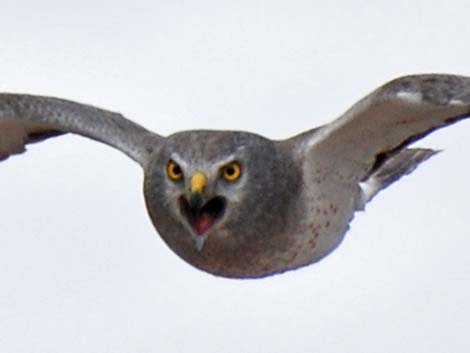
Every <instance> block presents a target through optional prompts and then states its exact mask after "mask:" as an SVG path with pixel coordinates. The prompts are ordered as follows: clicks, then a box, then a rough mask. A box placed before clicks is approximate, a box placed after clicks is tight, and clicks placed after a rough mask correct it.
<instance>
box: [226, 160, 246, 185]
mask: <svg viewBox="0 0 470 353" xmlns="http://www.w3.org/2000/svg"><path fill="white" fill-rule="evenodd" d="M241 175H242V167H241V166H240V164H239V163H238V162H232V163H230V164H227V165H226V166H225V167H223V169H222V176H223V177H224V179H225V180H227V181H235V180H237V179H238V178H240V176H241Z"/></svg>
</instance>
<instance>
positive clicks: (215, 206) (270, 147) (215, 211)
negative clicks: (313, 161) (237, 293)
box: [144, 131, 300, 276]
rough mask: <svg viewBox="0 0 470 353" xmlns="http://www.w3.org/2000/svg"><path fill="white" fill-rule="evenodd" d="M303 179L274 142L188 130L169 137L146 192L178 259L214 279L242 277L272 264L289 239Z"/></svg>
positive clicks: (157, 157) (157, 156)
mask: <svg viewBox="0 0 470 353" xmlns="http://www.w3.org/2000/svg"><path fill="white" fill-rule="evenodd" d="M299 180H300V178H299V175H298V170H297V168H296V167H295V166H294V164H293V163H292V162H291V161H290V160H286V158H284V156H283V153H282V151H281V150H280V149H279V148H278V147H277V145H276V143H275V142H273V141H271V140H268V139H265V138H263V137H261V136H258V135H255V134H250V133H246V132H229V131H226V132H225V131H222V132H221V131H219V132H216V131H186V132H180V133H177V134H175V135H172V136H170V137H168V138H167V139H166V140H165V143H163V145H162V147H161V148H160V149H159V151H158V152H157V153H156V154H155V158H154V162H153V163H152V164H151V165H150V168H149V169H148V170H147V171H146V178H145V190H144V191H145V197H146V202H147V208H148V210H149V213H150V216H151V218H152V220H153V223H154V225H155V227H156V228H157V231H158V232H159V234H160V235H161V236H162V238H163V239H164V240H165V242H166V243H167V244H168V245H169V246H170V247H171V248H172V249H173V250H174V251H175V252H176V253H177V254H178V255H180V256H181V257H183V258H184V259H185V260H187V261H189V262H190V263H192V264H194V265H196V266H197V267H200V268H202V269H204V270H207V271H209V272H213V273H217V274H223V275H228V276H237V275H238V272H240V273H239V275H242V273H241V271H242V270H241V269H240V266H242V267H245V265H248V264H249V263H251V262H253V261H258V260H259V258H260V257H266V256H267V254H268V253H269V251H270V244H272V243H273V242H274V239H277V238H278V236H277V234H281V233H282V234H283V231H284V228H285V226H286V224H287V221H286V219H287V218H288V215H289V212H290V211H291V208H292V204H291V201H292V198H293V197H292V195H295V191H296V188H298V184H299ZM277 241H278V244H276V246H282V240H281V241H279V239H277ZM260 248H263V253H260V250H259V249H260ZM257 254H259V255H257ZM257 258H258V260H257ZM259 261H261V260H259ZM243 264H245V265H243ZM252 267H253V266H252ZM247 268H248V267H247ZM221 271H222V272H224V273H221Z"/></svg>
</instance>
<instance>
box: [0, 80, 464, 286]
mask: <svg viewBox="0 0 470 353" xmlns="http://www.w3.org/2000/svg"><path fill="white" fill-rule="evenodd" d="M469 114H470V77H463V76H454V75H439V74H427V75H414V76H405V77H401V78H397V79H395V80H393V81H390V82H388V83H386V84H384V85H383V86H381V87H379V88H378V89H376V90H375V91H373V92H372V93H371V94H369V95H368V96H366V97H365V98H363V99H362V100H360V101H359V102H357V103H356V104H354V105H353V106H352V107H351V108H350V109H349V110H348V111H346V112H345V113H344V114H343V115H342V116H341V117H339V118H338V119H336V120H334V121H333V122H331V123H329V124H326V125H323V126H320V127H318V128H315V129H312V130H309V131H305V132H302V133H300V134H299V135H296V136H293V137H291V138H288V139H286V140H270V139H268V138H266V137H263V136H260V135H257V134H253V133H249V132H244V131H211V130H191V131H181V132H176V133H175V134H172V135H170V136H167V137H164V136H161V135H158V134H156V133H153V132H150V131H148V130H146V129H145V128H143V127H141V126H139V125H137V124H136V123H134V122H132V121H130V120H127V119H126V118H124V117H123V116H122V115H120V114H118V113H114V112H111V111H107V110H102V109H99V108H96V107H93V106H90V105H85V104H80V103H75V102H72V101H68V100H63V99H59V98H53V97H42V96H33V95H26V94H9V93H5V94H0V160H5V159H7V158H9V157H10V156H12V155H15V154H19V153H22V152H24V151H25V146H26V145H27V144H29V143H33V142H39V141H43V140H46V139H48V138H50V137H54V136H59V135H63V134H66V133H73V134H77V135H82V136H85V137H88V138H90V139H93V140H96V141H99V142H103V143H105V144H108V145H110V146H112V147H114V148H116V149H118V150H120V151H122V152H124V153H125V154H126V155H128V156H129V157H130V158H131V159H133V160H134V161H136V162H137V163H139V164H140V165H141V166H142V168H143V170H144V196H145V201H146V205H147V210H148V213H149V215H150V218H151V219H152V222H153V224H154V226H155V228H156V230H157V232H158V233H159V234H160V236H161V237H162V239H163V240H164V241H165V243H166V244H167V245H168V246H169V247H170V248H171V249H172V250H173V251H174V252H175V253H176V254H177V255H178V256H180V257H181V258H182V259H184V260H185V261H187V262H188V263H190V264H192V265H193V266H195V267H197V268H199V269H201V270H204V271H207V272H210V273H212V274H215V275H218V276H225V277H234V278H253V277H264V276H268V275H272V274H276V273H280V272H284V271H286V270H292V269H296V268H299V267H301V266H305V265H308V264H311V263H314V262H316V261H318V260H320V259H321V258H323V257H325V256H326V255H328V254H329V253H330V252H331V251H333V250H334V249H335V248H336V247H337V246H338V245H339V243H340V242H341V240H342V239H343V237H344V235H345V233H346V231H347V229H348V225H349V223H350V222H351V220H352V218H353V216H354V213H355V212H356V211H358V210H363V209H364V206H365V204H366V203H367V202H368V201H370V200H371V199H372V198H373V197H374V196H375V195H376V194H377V193H378V192H379V191H381V190H383V189H385V188H386V187H388V186H389V185H390V184H392V183H393V182H395V181H397V180H398V179H400V178H401V177H402V176H403V175H406V174H408V173H410V172H412V171H413V170H414V169H415V168H416V167H417V166H418V165H419V164H420V163H421V162H423V161H425V160H427V159H428V158H430V157H431V156H433V155H434V154H435V153H436V151H435V150H432V149H424V148H409V147H408V146H409V145H410V144H411V143H413V142H415V141H416V140H418V139H421V138H423V137H424V136H426V135H428V134H429V133H431V132H433V131H434V130H437V129H439V128H442V127H445V126H448V125H450V124H453V123H455V122H457V121H459V120H462V119H465V118H467V117H468V116H469Z"/></svg>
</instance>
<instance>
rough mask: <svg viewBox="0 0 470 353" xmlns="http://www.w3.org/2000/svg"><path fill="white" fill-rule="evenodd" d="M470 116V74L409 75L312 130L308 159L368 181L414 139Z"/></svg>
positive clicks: (380, 89) (353, 177)
mask: <svg viewBox="0 0 470 353" xmlns="http://www.w3.org/2000/svg"><path fill="white" fill-rule="evenodd" d="M469 115H470V78H469V77H463V76H453V75H436V74H428V75H415V76H405V77H402V78H398V79H395V80H393V81H391V82H389V83H387V84H385V85H383V86H382V87H380V88H378V89H377V90H376V91H374V92H372V93H371V94H370V95H368V96H366V97H365V98H364V99H362V100H361V101H359V102H358V103H356V104H355V105H354V106H353V107H352V108H351V109H349V110H348V111H347V112H346V113H345V114H344V115H343V116H342V117H340V118H339V119H337V120H335V121H333V122H332V123H330V124H328V125H325V126H323V127H322V128H320V129H318V130H317V132H316V133H315V134H312V137H311V138H310V139H309V141H308V142H307V144H308V146H307V155H308V157H307V158H310V159H311V162H312V163H319V164H321V165H323V166H324V167H325V168H327V169H328V168H330V167H332V166H334V165H336V166H338V165H341V167H342V168H344V170H345V171H347V173H346V174H348V175H347V177H348V178H351V179H353V180H356V181H358V182H360V181H365V180H367V179H368V178H369V177H370V176H371V175H372V174H374V173H375V172H377V171H378V169H379V168H381V167H382V166H383V165H384V163H386V162H387V160H389V159H390V158H391V157H392V156H394V155H396V154H397V153H399V152H400V151H402V150H403V149H404V148H405V147H406V146H408V145H409V144H411V143H412V142H415V141H416V140H418V139H421V138H423V137H424V136H426V135H428V134H429V133H431V132H433V131H434V130H437V129H440V128H442V127H445V126H448V125H450V124H453V123H455V122H457V121H459V120H462V119H465V118H467V117H469Z"/></svg>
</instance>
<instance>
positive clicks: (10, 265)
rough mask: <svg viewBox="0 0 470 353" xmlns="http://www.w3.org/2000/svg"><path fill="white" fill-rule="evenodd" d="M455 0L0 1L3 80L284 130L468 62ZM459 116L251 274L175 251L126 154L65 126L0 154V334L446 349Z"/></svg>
mask: <svg viewBox="0 0 470 353" xmlns="http://www.w3.org/2000/svg"><path fill="white" fill-rule="evenodd" d="M469 12H470V5H469V3H468V1H467V0H462V1H451V0H449V1H445V2H432V3H431V2H429V1H414V2H411V1H405V0H396V1H393V2H390V1H375V2H373V1H355V2H346V1H330V2H327V1H272V0H271V1H148V2H137V1H132V2H131V1H129V2H119V1H102V2H101V3H100V4H96V3H95V2H93V1H89V0H82V1H80V2H75V3H73V4H72V3H67V4H65V2H62V1H47V0H43V1H40V2H38V1H34V2H33V1H29V2H28V1H23V2H20V1H15V2H13V1H2V2H1V12H0V90H1V91H10V92H27V93H34V94H43V95H54V96H59V97H63V98H68V99H73V100H77V101H80V102H86V103H90V104H94V105H97V106H101V107H103V108H107V109H111V110H115V111H120V112H122V113H123V114H125V115H126V116H127V117H128V118H131V119H133V120H135V121H136V122H138V123H140V124H142V125H144V126H146V127H148V128H150V129H153V130H155V131H157V132H159V133H161V134H169V133H172V132H175V131H178V130H182V129H191V128H220V129H244V130H249V131H253V132H257V133H261V134H263V135H265V136H268V137H272V138H283V137H289V136H291V135H294V134H296V133H299V132H301V131H303V130H306V129H309V128H312V127H315V126H317V125H320V124H323V123H326V122H328V121H330V120H331V119H333V118H335V117H337V116H338V115H339V114H341V113H342V112H343V111H344V110H346V109H347V108H348V107H349V106H350V105H351V104H353V103H354V102H355V101H356V100H358V99H359V98H361V97H362V96H364V95H365V94H367V93H369V92H370V91H371V90H373V89H375V88H376V87H377V86H379V85H381V84H382V83H384V82H385V81H387V80H389V79H392V78H394V77H396V76H400V75H404V74H410V73H422V72H448V73H456V74H463V75H470V47H469V45H468V43H469V40H470V21H469ZM468 136H470V123H469V122H463V123H460V124H457V125H455V126H453V127H450V128H447V129H444V130H441V131H439V132H437V133H435V134H433V136H431V137H429V138H427V139H426V140H423V141H420V143H419V145H422V146H430V147H434V148H438V149H444V150H445V151H444V153H441V154H439V155H438V156H436V157H434V158H433V159H432V160H430V161H429V162H426V164H425V165H423V166H422V167H420V168H419V170H417V171H416V172H415V173H413V175H411V176H409V177H407V178H405V179H402V180H401V181H400V182H399V183H397V184H395V185H393V186H392V187H391V188H389V189H388V190H387V191H385V192H383V193H381V194H380V195H379V196H378V197H377V198H376V199H374V201H373V202H372V203H370V204H369V205H368V207H367V210H366V212H365V213H358V214H356V218H355V219H354V221H353V222H352V224H351V230H350V231H349V233H348V234H347V236H346V238H345V241H344V242H343V244H342V245H341V246H340V247H339V248H338V249H337V250H336V251H335V252H334V253H333V254H331V255H330V256H328V257H327V258H326V259H324V260H323V261H321V262H320V263H318V264H315V265H312V266H310V267H306V268H303V269H301V270H298V271H294V272H289V273H286V274H283V275H279V276H275V277H271V278H268V279H263V280H249V281H240V280H229V279H223V278H216V277H214V276H211V275H208V274H206V273H203V272H201V271H199V270H196V269H194V268H192V267H191V266H189V265H187V264H186V263H184V262H183V261H182V260H180V259H179V258H178V257H177V256H176V255H174V254H173V253H172V252H171V251H170V250H169V249H168V248H167V247H166V246H165V245H164V243H163V241H162V240H161V239H160V238H159V237H158V235H157V234H156V232H155V231H154V229H153V226H152V225H151V223H150V220H149V218H148V216H147V214H146V210H145V205H144V200H143V196H142V191H141V189H142V172H141V170H140V168H139V167H138V165H137V164H135V163H133V162H132V161H130V160H129V159H127V157H125V156H124V155H123V154H121V153H119V152H117V151H115V150H113V149H111V148H109V147H107V146H104V145H101V144H98V143H95V142H92V141H89V140H86V139H83V138H79V137H73V136H67V137H62V138H57V139H54V140H51V141H48V142H46V143H43V144H38V145H34V146H31V147H29V151H28V153H26V154H24V155H21V156H19V157H15V158H12V159H10V160H8V161H7V162H4V163H1V164H0V180H1V184H0V185H1V186H0V215H1V220H0V283H1V284H0V352H5V353H8V352H25V353H26V352H27V353H30V352H47V353H53V352H70V353H74V352H90V353H93V352H116V353H119V352H205V353H207V352H273V353H276V352H291V353H295V352H322V353H330V352H341V353H344V352H361V353H362V352H458V351H460V352H463V351H466V350H468V349H469V348H470V343H469V342H468V327H469V326H470V319H469V317H470V304H469V303H468V300H467V299H468V297H469V296H470V285H469V284H470V256H469V255H468V253H469V250H468V249H469V248H470V230H469V227H470V217H469V210H470V209H469V206H468V203H469V201H468V200H469V198H470V186H469V185H468V180H469V178H470V157H469V153H468V152H469V150H470V140H469V138H468Z"/></svg>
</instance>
